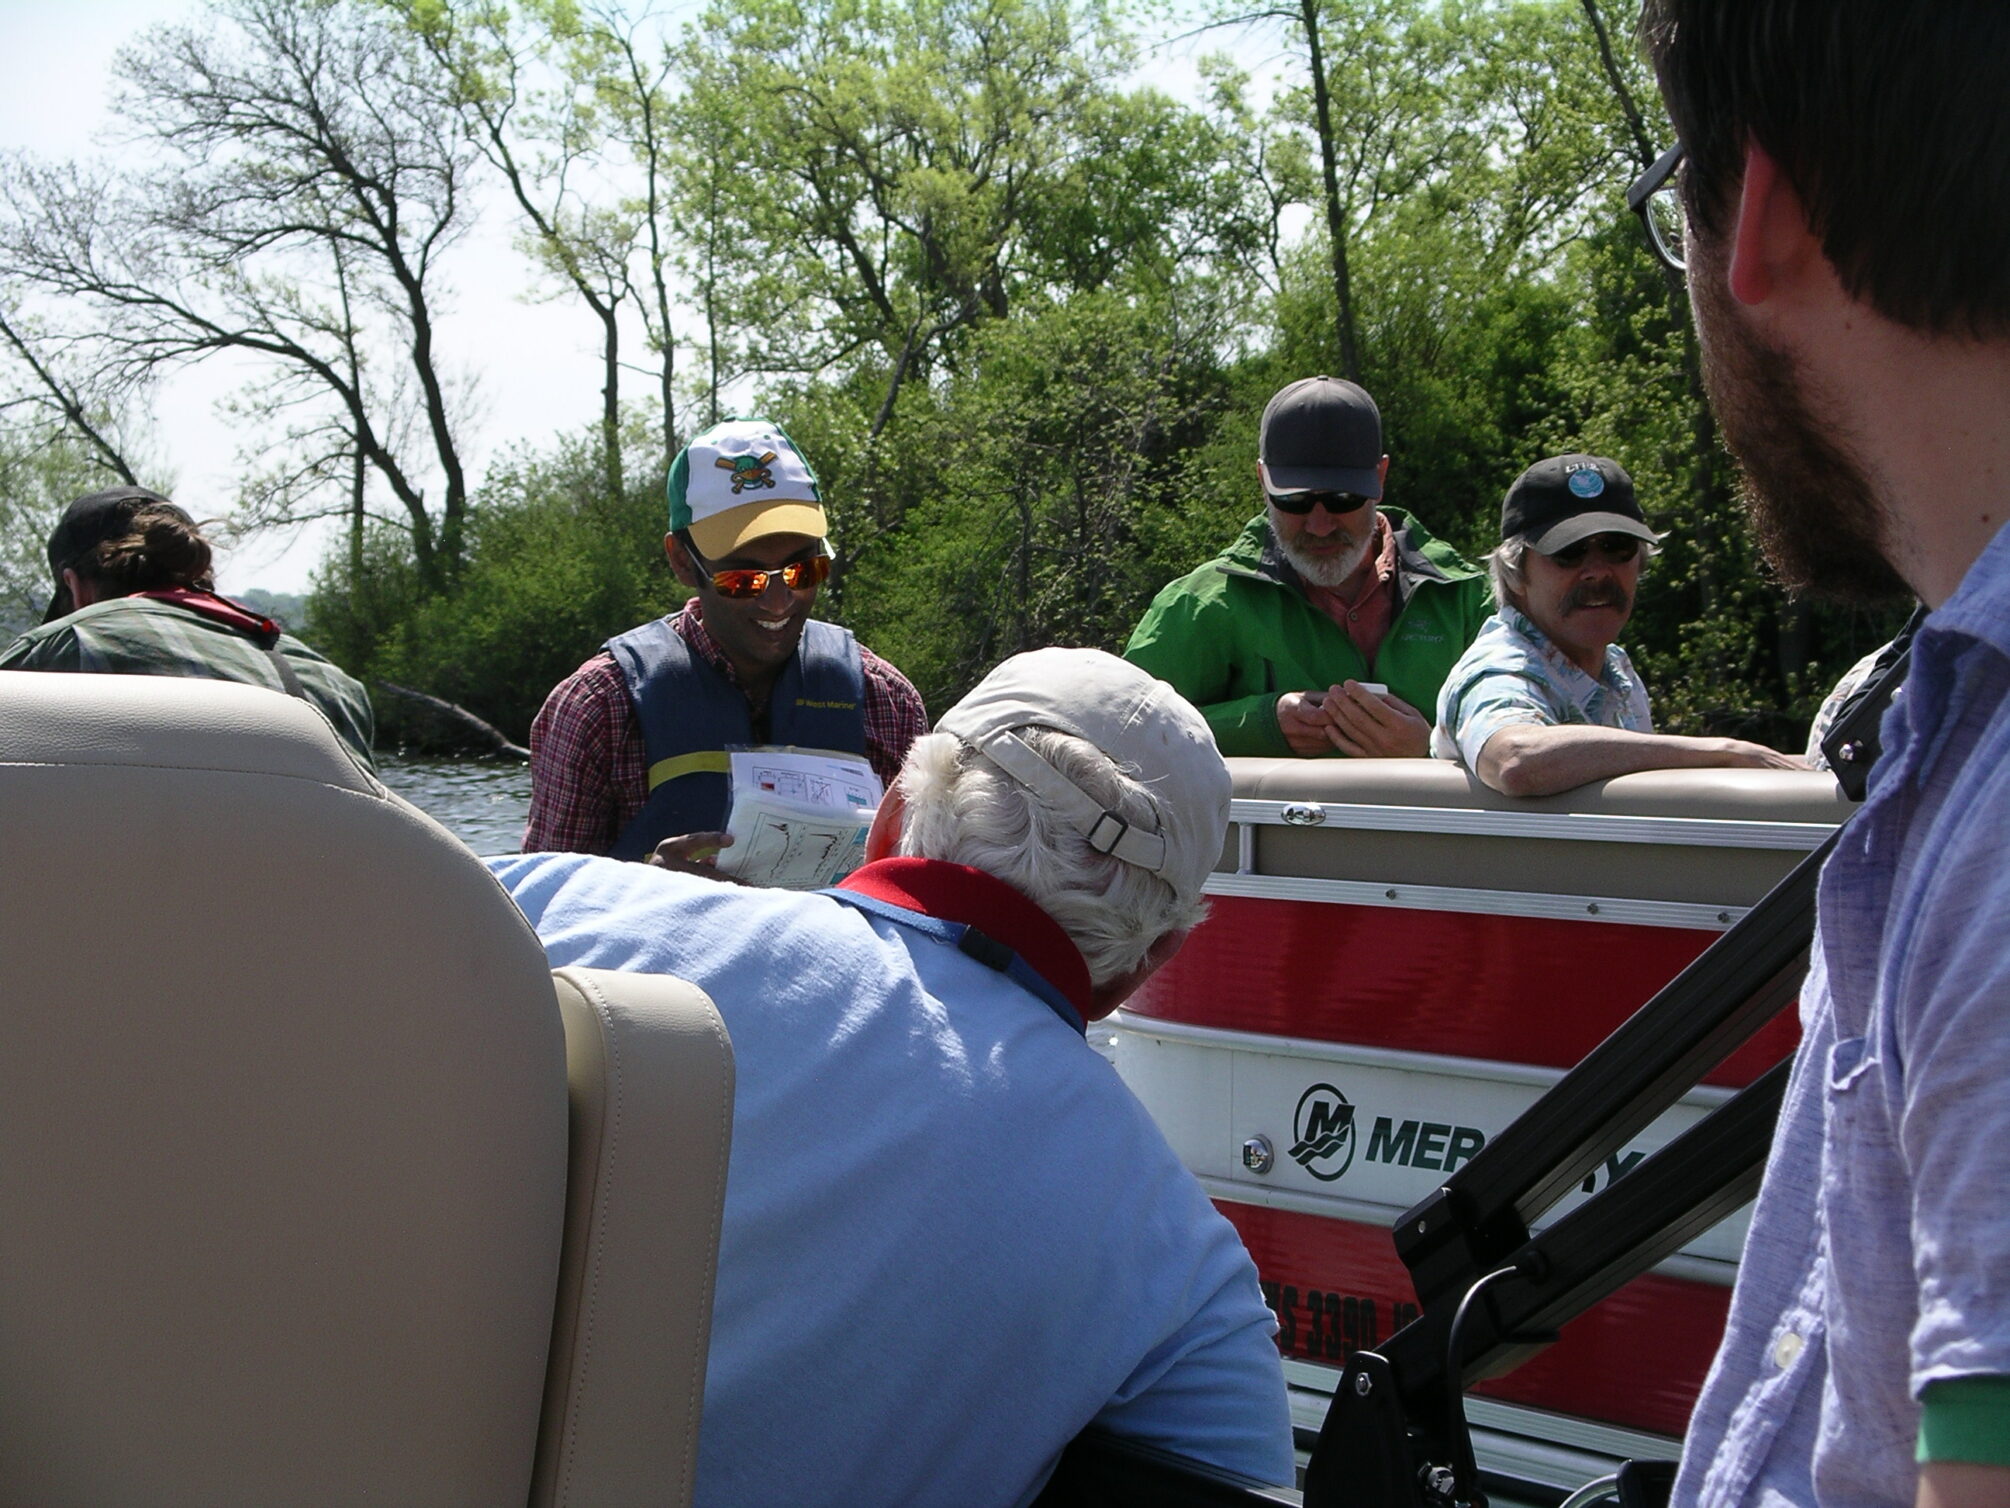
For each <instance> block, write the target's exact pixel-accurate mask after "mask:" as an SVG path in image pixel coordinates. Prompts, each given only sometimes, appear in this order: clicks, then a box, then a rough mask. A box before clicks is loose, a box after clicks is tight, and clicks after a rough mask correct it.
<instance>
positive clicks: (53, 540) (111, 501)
mask: <svg viewBox="0 0 2010 1508" xmlns="http://www.w3.org/2000/svg"><path fill="white" fill-rule="evenodd" d="M149 503H151V504H152V505H154V506H155V507H158V508H166V509H169V510H170V511H172V512H174V513H178V514H180V515H181V518H182V520H183V521H184V522H185V523H187V524H188V525H189V526H190V527H191V528H193V527H194V525H195V520H194V519H192V518H190V517H189V516H188V515H187V514H186V513H182V510H181V509H179V508H177V507H175V505H174V504H173V503H171V502H169V501H168V500H167V499H166V498H164V497H162V496H161V495H160V494H159V493H158V492H149V491H148V490H147V489H146V488H144V487H112V488H108V489H107V490H106V491H104V492H93V493H91V494H90V496H88V497H80V498H78V499H77V500H76V501H75V502H74V503H72V504H70V506H69V507H67V508H65V509H64V510H63V516H62V518H61V519H59V520H58V521H57V523H56V528H55V531H54V532H53V533H52V534H50V536H49V570H50V571H51V572H52V573H53V574H54V575H55V578H56V594H55V595H54V596H53V597H51V598H50V599H49V610H48V611H47V612H46V613H44V614H43V615H42V621H43V622H44V623H53V622H55V621H56V620H57V619H58V618H63V617H67V616H69V615H70V614H71V613H73V612H75V611H76V610H77V604H76V603H75V602H74V601H72V600H71V597H70V588H69V586H68V585H67V584H66V583H65V582H64V580H63V572H64V571H66V570H68V569H69V568H70V567H72V566H74V565H76V563H77V562H78V561H80V560H82V559H83V558H84V557H85V556H86V555H88V554H90V553H91V551H92V550H94V549H96V548H97V547H98V546H99V545H101V544H103V543H104V542H105V541H106V540H108V539H115V538H117V537H118V536H119V535H120V534H123V533H124V532H125V531H126V529H127V527H128V526H129V525H131V523H132V521H133V515H134V514H135V513H137V512H138V511H139V510H140V508H141V507H143V506H144V505H146V504H149Z"/></svg>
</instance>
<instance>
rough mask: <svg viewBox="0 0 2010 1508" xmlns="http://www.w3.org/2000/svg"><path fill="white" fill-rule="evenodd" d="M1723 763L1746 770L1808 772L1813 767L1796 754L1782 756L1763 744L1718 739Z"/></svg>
mask: <svg viewBox="0 0 2010 1508" xmlns="http://www.w3.org/2000/svg"><path fill="white" fill-rule="evenodd" d="M1717 742H1718V743H1719V744H1721V745H1722V746H1723V752H1724V759H1723V763H1725V764H1727V765H1731V766H1733V767H1735V768H1741V769H1748V770H1809V769H1813V768H1814V766H1812V765H1810V764H1809V763H1808V762H1807V760H1805V759H1803V758H1802V757H1801V756H1800V755H1798V754H1782V753H1781V752H1780V751H1779V750H1778V749H1769V748H1767V747H1766V746H1765V745H1764V744H1754V743H1747V742H1746V741H1745V740H1744V739H1742V738H1720V739H1718V740H1717Z"/></svg>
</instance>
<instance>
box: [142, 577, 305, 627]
mask: <svg viewBox="0 0 2010 1508" xmlns="http://www.w3.org/2000/svg"><path fill="white" fill-rule="evenodd" d="M133 595H134V596H135V597H151V598H153V599H154V600H155V601H157V602H172V603H174V605H175V606H177V607H185V608H187V609H188V610H189V611H190V612H192V613H199V614H201V615H202V616H203V617H205V618H210V619H213V620H214V621H216V622H218V623H221V624H223V625H224V626H225V627H226V628H234V629H236V630H237V631H238V632H239V633H244V634H250V635H252V636H253V637H255V638H261V639H277V638H278V637H279V625H278V624H277V623H274V622H273V621H272V620H271V619H270V618H268V617H265V616H264V615H263V614H261V613H254V612H253V611H252V610H251V609H250V608H248V607H244V606H241V605H240V604H238V603H235V602H232V601H231V600H230V599H229V598H228V597H219V596H217V595H216V593H215V592H203V591H197V590H196V589H195V588H193V587H186V586H176V587H165V588H163V589H161V590H160V591H155V592H134V593H133Z"/></svg>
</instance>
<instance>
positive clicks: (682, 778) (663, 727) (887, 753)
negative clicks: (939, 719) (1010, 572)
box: [523, 419, 928, 859]
mask: <svg viewBox="0 0 2010 1508" xmlns="http://www.w3.org/2000/svg"><path fill="white" fill-rule="evenodd" d="M669 493H670V532H669V534H667V535H666V536H665V537H664V540H663V550H664V554H665V555H666V556H668V557H669V560H670V568H671V569H672V570H673V571H675V572H676V574H677V579H678V580H679V581H681V582H683V583H684V584H685V585H686V586H688V587H691V588H692V589H693V590H694V591H695V593H696V595H695V596H693V597H692V598H691V600H690V601H688V602H686V603H685V604H684V607H683V609H682V610H681V611H679V612H677V613H674V614H671V615H670V616H668V617H665V618H660V619H657V620H655V621H654V622H652V623H647V624H644V625H642V626H641V627H640V628H637V629H634V630H632V631H631V632H629V633H627V634H623V635H620V636H619V637H617V638H615V639H611V640H609V641H608V644H607V647H606V649H605V650H603V651H602V652H601V653H599V654H596V655H595V656H593V658H592V659H590V660H588V661H587V662H586V663H585V664H584V665H582V666H580V668H579V669H578V670H576V671H574V672H573V674H572V675H570V676H568V677H567V678H566V679H565V680H563V681H561V682H560V683H559V684H558V686H557V687H556V688H554V689H553V691H552V693H551V695H550V696H549V697H547V698H546V700H545V704H544V707H543V709H542V710H541V711H540V712H539V713H538V715H537V720H536V721H535V722H534V723H533V724H532V725H531V731H530V752H531V766H530V768H531V801H530V819H529V821H528V823H527V824H526V825H525V828H524V836H523V847H524V851H525V852H526V853H534V852H544V851H554V850H563V851H572V852H580V853H612V854H615V855H616V856H617V857H622V858H635V859H644V858H648V857H649V856H650V855H651V854H652V853H654V852H655V851H656V850H657V849H658V847H659V845H662V844H664V843H665V842H666V841H668V843H669V847H668V848H667V849H665V854H666V857H670V858H673V859H688V858H689V857H691V855H692V854H693V853H694V852H695V851H697V850H699V849H702V848H705V847H716V846H717V845H718V843H719V841H720V839H721V837H722V834H721V833H720V832H719V829H722V828H723V827H724V826H725V820H726V804H727V794H728V792H727V782H726V776H725V769H726V756H725V750H726V747H727V745H729V744H740V743H755V744H759V743H789V744H799V745H803V746H806V747H815V748H827V749H836V750H842V751H846V752H851V753H856V754H863V755H864V756H865V757H866V758H867V759H868V760H869V761H870V762H871V764H872V767H873V769H874V770H875V771H876V772H877V773H878V775H879V777H880V779H881V780H882V781H884V782H887V783H889V784H890V783H891V782H892V780H893V777H894V776H895V774H896V773H898V771H899V769H900V765H901V761H902V760H903V759H905V758H906V756H907V749H908V746H909V745H910V744H912V743H913V742H914V740H915V739H916V738H918V737H920V736H921V735H922V734H923V733H925V732H926V731H927V730H928V722H927V714H926V712H925V711H924V710H923V708H922V704H921V697H920V695H919V693H917V692H916V691H915V689H914V687H913V685H912V684H911V683H910V682H909V681H908V679H907V677H905V676H903V675H902V674H901V673H900V672H899V671H898V670H896V669H894V667H893V666H891V665H889V664H888V663H887V662H886V661H885V660H883V659H881V658H880V657H879V656H877V655H875V654H874V653H873V652H872V651H871V650H869V649H867V648H865V647H864V646H863V645H861V644H859V643H858V642H857V641H856V640H855V639H853V638H852V636H851V634H850V633H849V632H847V631H846V630H844V629H842V628H838V627H836V626H835V625H833V624H829V623H823V622H820V621H818V620H815V619H812V618H811V617H810V609H811V608H812V607H813V606H814V605H815V602H816V595H817V587H818V586H819V585H820V584H821V583H822V582H823V581H824V579H825V578H826V577H827V576H828V574H829V571H830V557H829V555H828V553H827V552H826V549H825V545H824V534H825V532H826V523H825V518H824V511H823V505H822V500H821V497H820V495H819V493H818V490H817V483H816V477H815V474H814V473H813V472H812V471H811V470H810V468H809V466H808V464H807V462H805V461H804V460H803V459H802V457H801V455H800V453H799V452H798V451H797V450H796V448H795V446H794V444H793V443H792V442H791V441H790V440H789V438H788V436H787V435H786V434H784V433H783V432H782V430H781V428H780V427H779V426H777V425H774V424H771V423H769V422H767V421H765V420H757V419H746V420H729V421H727V422H726V423H723V424H718V425H714V426H713V427H712V428H711V429H710V430H707V431H706V432H705V433H704V434H702V435H699V436H698V437H697V438H696V439H695V440H693V441H692V442H691V444H690V445H689V446H688V447H686V448H685V450H684V451H683V452H682V453H681V454H680V455H679V456H678V457H677V460H676V463H675V464H674V465H673V466H672V467H671V470H670V481H669Z"/></svg>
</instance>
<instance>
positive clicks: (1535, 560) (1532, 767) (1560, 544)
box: [1431, 455, 1804, 796]
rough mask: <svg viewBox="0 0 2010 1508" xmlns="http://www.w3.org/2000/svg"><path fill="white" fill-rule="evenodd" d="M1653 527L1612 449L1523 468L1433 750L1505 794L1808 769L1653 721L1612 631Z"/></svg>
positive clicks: (1626, 614) (1759, 749) (1441, 707)
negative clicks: (1673, 773)
mask: <svg viewBox="0 0 2010 1508" xmlns="http://www.w3.org/2000/svg"><path fill="white" fill-rule="evenodd" d="M1654 540H1655V535H1654V531H1653V530H1652V529H1650V528H1648V526H1647V520H1646V519H1645V518H1644V517H1643V516H1642V515H1641V512H1640V504H1639V502H1638V501H1637V500H1636V498H1635V497H1634V492H1633V479H1632V478H1631V477H1629V476H1628V475H1627V474H1626V472H1625V469H1624V468H1622V467H1621V466H1620V465H1619V464H1618V463H1617V462H1616V461H1609V460H1607V459H1606V458H1605V457H1603V456H1588V455H1567V456H1551V457H1550V458H1549V459H1548V460H1544V461H1538V462H1537V463H1536V464H1535V465H1533V466H1531V467H1529V469H1528V470H1527V471H1525V472H1523V473H1522V474H1521V475H1520V476H1519V477H1517V478H1516V479H1515V483H1514V485H1513V486H1512V487H1510V488H1508V492H1507V497H1506V498H1505V499H1504V500H1503V501H1502V503H1501V542H1500V545H1499V547H1498V548H1497V549H1495V550H1494V552H1493V554H1492V555H1491V556H1489V557H1488V560H1489V564H1490V565H1491V566H1492V569H1493V584H1494V601H1495V604H1496V605H1497V606H1498V608H1499V609H1500V610H1499V612H1497V613H1496V614H1495V615H1494V616H1493V617H1491V618H1489V619H1488V620H1487V622H1486V624H1485V625H1484V626H1483V627H1482V628H1481V630H1480V633H1479V637H1478V638H1476V639H1475V640H1474V641H1473V643H1472V647H1471V648H1469V649H1468V650H1467V651H1466V652H1465V654H1464V655H1463V656H1462V657H1461V658H1460V659H1459V662H1458V663H1457V664H1456V665H1454V666H1453V667H1452V673H1451V674H1450V675H1449V676H1447V677H1446V678H1445V684H1444V688H1443V690H1441V691H1440V692H1439V694H1438V725H1437V727H1436V728H1435V729H1434V730H1433V731H1432V734H1431V752H1432V753H1433V754H1435V755H1437V756H1438V757H1439V758H1440V759H1457V760H1462V761H1463V762H1464V763H1465V766H1466V768H1467V769H1469V770H1471V771H1472V772H1473V773H1474V774H1475V775H1477V776H1479V778H1480V779H1481V780H1483V781H1484V782H1486V784H1488V785H1490V786H1492V787H1493V788H1494V789H1495V790H1497V791H1500V792H1502V793H1503V794H1505V795H1509V796H1547V795H1550V794H1552V793H1553V792H1556V791H1563V790H1568V789H1570V788H1571V787H1572V786H1578V785H1584V784H1586V783H1587V782H1589V781H1593V780H1603V779H1605V778H1607V777H1608V776H1612V775H1624V774H1627V773H1629V772H1631V771H1634V770H1661V769H1677V768H1689V767H1694V766H1699V765H1745V766H1750V767H1756V768H1770V769H1800V768H1804V763H1803V761H1801V760H1799V759H1797V758H1794V757H1793V756H1791V755H1786V754H1780V753H1776V752H1775V751H1773V750H1772V749H1768V748H1765V747H1763V746H1761V745H1759V744H1754V743H1747V742H1745V741H1744V740H1743V739H1738V738H1685V737H1682V736H1680V735H1677V734H1670V733H1656V732H1655V731H1654V720H1653V717H1652V715H1651V713H1650V712H1649V711H1648V706H1647V688H1646V687H1645V686H1644V685H1643V684H1642V683H1641V680H1640V674H1639V672H1638V671H1636V670H1635V669H1634V668H1633V661H1632V660H1630V659H1629V658H1627V654H1626V651H1625V650H1623V649H1621V648H1620V647H1619V646H1618V644H1616V643H1615V642H1614V640H1616V639H1617V638H1618V637H1619V634H1620V631H1621V630H1622V629H1624V628H1625V627H1626V621H1627V619H1628V618H1630V617H1631V616H1632V615H1633V601H1634V593H1635V591H1636V590H1637V588H1638V587H1639V584H1640V572H1641V569H1642V568H1643V567H1644V566H1645V565H1646V563H1647V561H1648V560H1649V559H1650V558H1651V557H1652V556H1653V553H1654Z"/></svg>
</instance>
